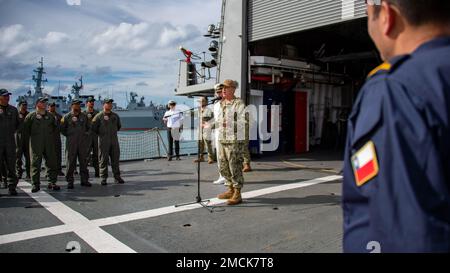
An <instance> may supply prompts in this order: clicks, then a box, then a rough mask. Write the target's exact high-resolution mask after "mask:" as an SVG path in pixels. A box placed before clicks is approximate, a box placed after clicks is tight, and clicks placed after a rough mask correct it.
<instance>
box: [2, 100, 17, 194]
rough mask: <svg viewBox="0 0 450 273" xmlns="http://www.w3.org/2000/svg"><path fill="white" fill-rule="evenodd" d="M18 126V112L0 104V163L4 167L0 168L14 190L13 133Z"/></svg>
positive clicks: (14, 152) (14, 145) (14, 153)
mask: <svg viewBox="0 0 450 273" xmlns="http://www.w3.org/2000/svg"><path fill="white" fill-rule="evenodd" d="M18 127H19V112H18V111H17V108H16V107H14V106H11V105H7V106H1V105H0V128H1V129H0V130H1V133H0V164H4V165H5V166H6V168H4V170H2V175H3V176H4V177H7V182H8V187H9V189H10V192H11V191H15V189H16V186H17V176H16V170H15V164H16V142H15V140H14V133H15V132H16V130H17V128H18Z"/></svg>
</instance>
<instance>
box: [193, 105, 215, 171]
mask: <svg viewBox="0 0 450 273" xmlns="http://www.w3.org/2000/svg"><path fill="white" fill-rule="evenodd" d="M199 102H200V104H201V108H200V117H201V121H200V122H201V129H202V130H201V135H200V137H199V138H200V139H199V140H198V145H199V146H200V160H199V159H196V160H194V162H198V161H200V162H203V161H205V159H204V157H203V153H204V152H205V146H206V147H207V148H208V164H213V163H214V161H215V155H214V150H213V148H212V140H211V128H210V127H209V126H208V122H209V121H210V120H212V119H213V118H214V114H213V112H212V111H211V109H209V108H208V107H207V105H208V99H206V98H205V97H201V99H200V100H199Z"/></svg>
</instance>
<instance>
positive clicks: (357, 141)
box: [342, 0, 450, 253]
mask: <svg viewBox="0 0 450 273" xmlns="http://www.w3.org/2000/svg"><path fill="white" fill-rule="evenodd" d="M391 2H393V3H391ZM406 2H409V3H412V4H411V6H409V8H410V11H411V10H412V11H413V12H414V9H417V10H418V11H420V9H421V8H426V7H423V6H421V5H420V4H417V3H418V2H421V1H406V0H397V1H387V2H386V1H382V2H381V3H382V4H381V6H377V7H375V6H370V5H369V6H368V16H369V18H368V20H369V33H370V34H371V37H372V38H373V40H374V42H375V44H376V45H377V47H378V49H379V50H380V53H381V55H382V57H383V59H385V60H388V61H387V62H385V63H384V64H382V65H381V66H379V67H378V68H377V69H375V70H374V71H373V72H372V73H371V74H370V75H369V78H368V80H367V82H366V84H365V85H364V86H363V88H362V90H361V91H360V94H359V95H358V98H357V100H356V102H355V104H354V106H353V110H352V113H351V115H350V117H349V121H348V135H347V141H346V152H345V158H344V182H343V199H342V206H343V212H344V241H343V248H344V252H366V253H368V252H372V251H376V252H450V30H449V26H450V24H448V21H449V19H448V18H447V19H442V18H443V17H442V18H441V17H440V16H436V18H441V19H442V21H433V23H434V24H431V25H432V27H433V28H430V27H431V25H430V24H424V23H421V24H418V25H416V24H414V29H408V31H411V32H408V33H406V34H404V35H405V36H403V38H402V39H404V40H401V41H398V42H402V46H403V48H402V47H401V46H399V45H398V44H395V45H394V44H392V45H390V44H389V41H387V39H394V38H397V37H400V36H401V35H400V34H402V33H401V31H402V30H401V28H398V26H397V25H395V24H396V22H397V23H398V22H399V20H403V21H402V23H404V22H409V21H408V20H410V19H409V18H407V17H402V16H403V15H402V8H406V7H408V5H409V4H404V3H406ZM414 2H416V3H414ZM428 2H430V3H431V4H430V5H431V7H436V2H439V3H443V2H442V1H439V0H436V1H427V3H426V4H428ZM402 3H403V5H405V6H403V7H402ZM396 5H397V6H396ZM449 7H450V5H447V6H446V7H442V8H444V9H446V10H445V12H446V13H447V14H449V10H450V8H449ZM427 12H430V11H429V10H428V11H427ZM433 12H437V11H433ZM439 14H440V13H439ZM394 16H396V18H394V19H392V17H394ZM430 18H431V19H430ZM430 18H429V19H430V20H433V19H432V17H430ZM377 20H381V21H382V22H377ZM446 20H447V21H446ZM425 21H426V20H425ZM444 21H445V22H447V24H440V23H443V22H444ZM411 22H412V23H414V21H413V19H411ZM426 22H428V21H426ZM412 23H411V24H412ZM389 24H393V25H390V26H389ZM425 26H426V27H427V28H428V30H431V29H433V30H434V32H433V31H431V32H430V31H429V32H427V33H424V32H423V30H424V27H425ZM378 27H379V29H382V31H379V29H378V31H379V32H377V29H376V28H378ZM408 27H409V26H408V25H407V26H406V29H407V28H408ZM389 28H391V29H396V30H395V32H396V35H393V34H392V33H391V34H390V32H389V31H387V30H388V29H389ZM417 31H419V32H417ZM399 33H400V34H399ZM430 33H432V34H433V35H432V36H430ZM411 34H414V35H416V36H414V37H411V36H412V35H411ZM383 35H384V38H383ZM380 37H381V38H380ZM406 38H409V39H411V40H414V39H415V40H414V42H415V46H413V45H414V43H413V41H411V40H407V41H409V42H410V43H409V47H408V46H406V45H407V44H408V42H405V41H406ZM416 38H417V39H416ZM383 42H384V43H383ZM391 42H392V41H391ZM394 43H395V41H394ZM389 46H392V47H391V48H386V47H389ZM399 48H402V49H399ZM398 53H403V54H398Z"/></svg>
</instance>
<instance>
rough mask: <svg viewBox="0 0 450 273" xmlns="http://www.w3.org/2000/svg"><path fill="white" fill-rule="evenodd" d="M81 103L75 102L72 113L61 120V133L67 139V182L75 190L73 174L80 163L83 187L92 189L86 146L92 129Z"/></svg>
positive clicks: (72, 105)
mask: <svg viewBox="0 0 450 273" xmlns="http://www.w3.org/2000/svg"><path fill="white" fill-rule="evenodd" d="M80 104H81V101H79V100H73V101H72V104H71V111H70V113H67V114H66V115H65V116H64V117H63V118H62V120H61V133H62V134H63V135H64V136H65V137H66V181H67V183H68V184H67V188H68V189H73V188H74V185H73V182H74V178H73V173H74V171H75V169H76V168H77V159H78V162H79V163H80V178H81V186H84V187H91V186H92V185H91V183H89V174H88V169H87V164H86V158H87V157H86V152H87V150H86V144H87V140H88V137H87V136H88V132H89V129H90V126H89V120H88V117H87V116H86V115H85V114H84V113H81V106H80Z"/></svg>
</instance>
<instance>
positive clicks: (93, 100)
mask: <svg viewBox="0 0 450 273" xmlns="http://www.w3.org/2000/svg"><path fill="white" fill-rule="evenodd" d="M86 101H87V102H95V98H94V97H92V96H91V97H89V98H88V99H87V100H86Z"/></svg>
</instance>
